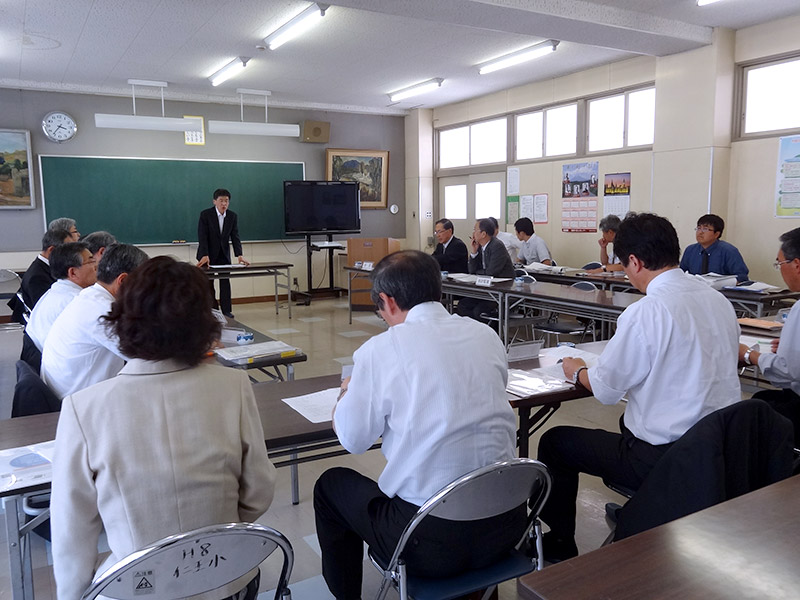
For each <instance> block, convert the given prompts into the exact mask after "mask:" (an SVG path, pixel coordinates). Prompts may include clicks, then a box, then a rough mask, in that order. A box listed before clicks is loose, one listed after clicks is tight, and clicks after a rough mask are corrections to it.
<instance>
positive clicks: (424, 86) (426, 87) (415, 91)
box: [389, 77, 444, 102]
mask: <svg viewBox="0 0 800 600" xmlns="http://www.w3.org/2000/svg"><path fill="white" fill-rule="evenodd" d="M443 82H444V79H442V78H441V77H436V78H435V79H428V80H427V81H423V82H422V83H417V84H415V85H412V86H409V87H407V88H403V89H402V90H397V91H396V92H390V93H389V100H391V101H392V102H400V101H401V100H405V99H406V98H410V97H411V96H419V95H420V94H424V93H426V92H430V91H432V90H435V89H436V88H440V87H442V83H443Z"/></svg>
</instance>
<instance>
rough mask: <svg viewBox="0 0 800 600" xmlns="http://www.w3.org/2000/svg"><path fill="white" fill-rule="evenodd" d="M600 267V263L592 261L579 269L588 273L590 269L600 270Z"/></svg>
mask: <svg viewBox="0 0 800 600" xmlns="http://www.w3.org/2000/svg"><path fill="white" fill-rule="evenodd" d="M602 266H603V264H602V263H599V262H597V261H596V260H595V261H592V262H590V263H586V264H585V265H583V266H582V267H581V269H583V270H584V271H590V270H592V269H600V268H602Z"/></svg>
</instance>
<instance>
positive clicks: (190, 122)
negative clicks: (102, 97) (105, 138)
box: [94, 79, 203, 131]
mask: <svg viewBox="0 0 800 600" xmlns="http://www.w3.org/2000/svg"><path fill="white" fill-rule="evenodd" d="M128 84H130V86H131V99H132V100H133V114H132V115H112V114H105V113H95V115H94V125H95V127H102V128H108V129H146V130H149V131H203V121H202V119H197V118H192V117H184V118H182V119H179V118H169V117H165V116H164V88H165V87H167V82H166V81H150V80H149V79H128ZM137 85H144V86H147V87H157V88H160V89H161V116H160V117H148V116H139V115H137V114H136V86H137Z"/></svg>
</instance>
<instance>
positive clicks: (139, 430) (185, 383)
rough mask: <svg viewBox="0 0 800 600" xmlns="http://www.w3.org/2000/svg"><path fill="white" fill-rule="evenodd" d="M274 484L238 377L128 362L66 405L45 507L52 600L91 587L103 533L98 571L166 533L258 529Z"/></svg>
mask: <svg viewBox="0 0 800 600" xmlns="http://www.w3.org/2000/svg"><path fill="white" fill-rule="evenodd" d="M274 486H275V467H274V466H273V465H272V464H271V463H270V462H269V459H268V458H267V449H266V445H265V444H264V432H263V430H262V428H261V418H260V416H259V413H258V409H257V408H256V402H255V398H254V396H253V387H252V385H251V384H250V381H249V380H248V378H247V376H246V375H245V374H244V372H242V371H238V370H235V369H229V368H226V367H220V366H213V365H202V364H201V365H199V366H197V367H194V368H190V367H187V366H186V365H183V364H181V363H179V362H178V361H172V360H165V361H146V360H141V359H133V360H131V361H130V362H129V363H128V364H127V365H125V368H123V369H122V371H121V372H120V373H119V375H118V376H117V377H114V378H112V379H109V380H107V381H103V382H101V383H98V384H97V385H94V386H91V387H89V388H87V389H85V390H82V391H80V392H77V393H76V394H74V395H71V396H67V397H66V398H65V399H64V403H63V405H62V408H61V416H60V417H59V421H58V432H57V433H56V447H55V457H54V459H53V497H52V501H51V503H50V510H51V511H52V519H51V524H52V534H53V572H54V575H55V578H56V583H57V587H58V598H59V600H79V599H80V597H81V594H82V593H83V592H84V591H85V590H86V588H87V587H88V586H89V584H90V582H91V581H92V575H93V573H94V570H95V566H96V564H97V562H98V555H97V540H98V536H99V535H100V531H101V530H102V529H105V531H106V535H107V537H108V545H109V548H110V549H111V552H112V554H111V556H109V557H108V558H107V559H106V560H105V562H104V564H103V566H102V567H101V568H100V569H98V573H102V572H103V570H104V568H105V567H108V566H110V565H112V564H113V563H114V562H115V561H117V560H120V559H122V558H124V557H125V556H126V555H128V554H129V553H131V552H133V551H134V550H138V549H140V548H143V547H145V546H147V545H148V544H151V543H153V542H154V541H156V540H158V539H161V538H162V537H165V536H167V535H172V534H176V533H181V532H186V531H191V530H192V529H196V528H198V527H203V526H206V525H214V524H217V523H230V522H236V521H245V522H252V521H255V520H256V519H257V518H258V517H260V516H261V515H262V514H263V513H264V511H266V510H267V508H268V507H269V505H270V502H271V501H272V495H273V490H274ZM173 568H174V567H173ZM170 575H171V573H170V574H167V573H165V574H164V577H165V578H166V577H168V576H170ZM254 576H255V573H254V572H251V573H250V574H249V578H250V579H252V577H254ZM248 581H249V579H248V577H244V578H242V579H240V580H237V582H236V583H234V584H232V585H230V586H226V588H225V589H224V590H217V591H216V592H215V594H212V597H211V600H214V599H215V598H216V599H217V600H218V599H219V598H224V597H226V596H228V595H230V594H233V593H235V592H237V591H239V589H241V588H242V587H244V585H246V583H247V582H248ZM162 583H164V582H162ZM156 585H158V584H157V583H156ZM145 597H146V596H145Z"/></svg>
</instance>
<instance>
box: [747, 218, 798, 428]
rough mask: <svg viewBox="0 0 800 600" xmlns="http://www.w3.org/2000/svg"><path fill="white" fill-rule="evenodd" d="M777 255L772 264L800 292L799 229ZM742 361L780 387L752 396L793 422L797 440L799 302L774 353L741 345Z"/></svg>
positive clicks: (783, 238) (786, 237) (774, 344)
mask: <svg viewBox="0 0 800 600" xmlns="http://www.w3.org/2000/svg"><path fill="white" fill-rule="evenodd" d="M779 241H780V242H781V247H780V250H778V258H777V260H776V261H775V262H774V263H773V265H774V266H775V268H776V269H777V270H778V271H780V272H781V277H783V280H784V281H785V282H786V286H787V287H788V288H789V289H790V290H791V291H793V292H800V228H797V229H792V230H791V231H789V232H787V233H784V234H783V235H782V236H781V237H780V238H779ZM739 361H740V362H743V363H745V364H748V365H758V367H759V369H761V372H762V373H763V374H764V377H766V378H767V379H769V382H770V383H771V384H772V385H774V386H775V387H777V388H780V389H777V390H764V391H761V392H758V393H757V394H754V395H753V398H760V399H761V400H764V401H765V402H767V403H768V404H770V405H771V406H772V408H774V409H775V410H777V411H778V412H779V413H781V414H782V415H783V416H785V417H787V418H788V419H789V420H790V421H791V422H792V423H794V431H795V443H797V441H798V437H800V436H798V433H800V427H798V425H800V395H798V394H800V302H795V304H794V306H792V310H791V311H790V312H789V316H788V317H787V319H786V323H785V324H784V326H783V330H782V331H781V337H780V339H779V340H773V342H772V352H767V353H764V354H762V353H760V352H759V351H758V349H757V347H755V348H753V349H750V348H749V347H748V346H746V345H745V344H739Z"/></svg>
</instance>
